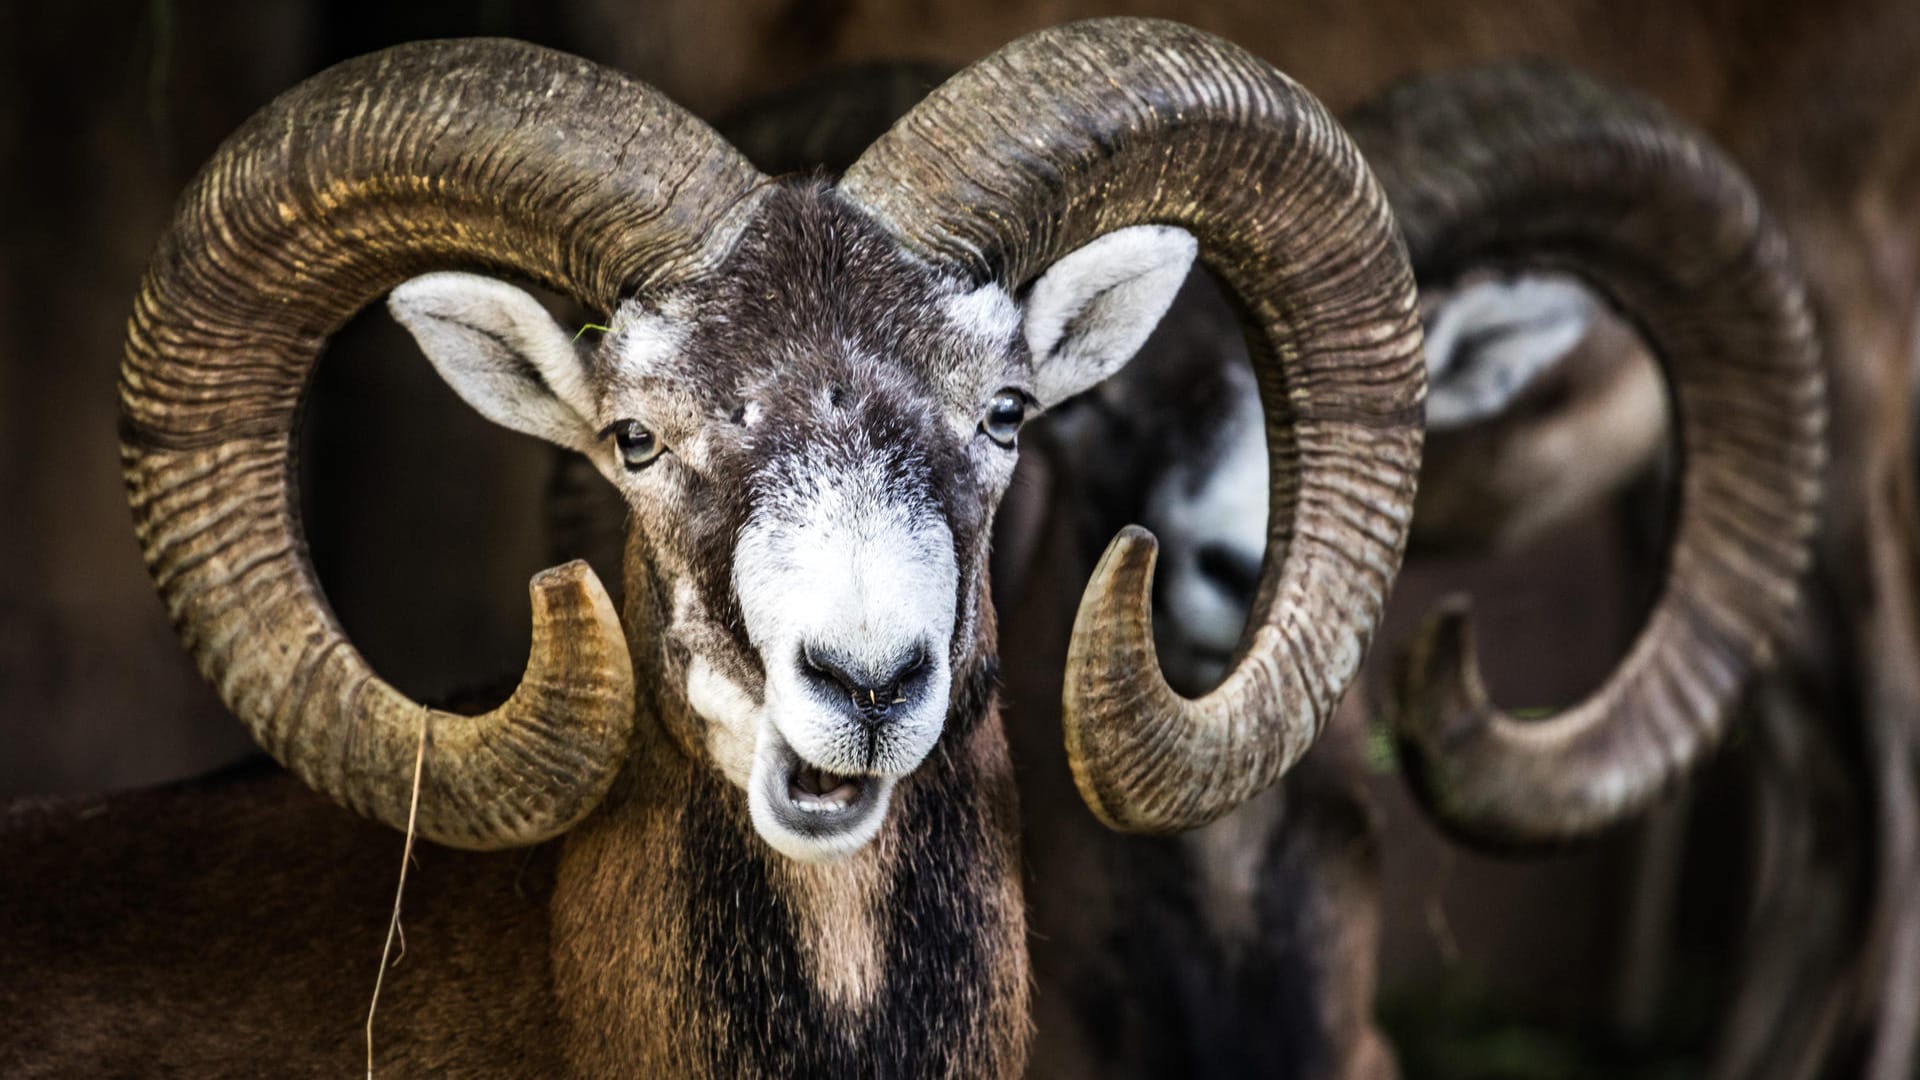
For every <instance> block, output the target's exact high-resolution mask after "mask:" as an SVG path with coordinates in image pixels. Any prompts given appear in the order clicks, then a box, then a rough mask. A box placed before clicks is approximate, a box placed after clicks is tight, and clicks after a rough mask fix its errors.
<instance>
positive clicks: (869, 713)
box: [800, 646, 927, 723]
mask: <svg viewBox="0 0 1920 1080" xmlns="http://www.w3.org/2000/svg"><path fill="white" fill-rule="evenodd" d="M926 663H927V651H926V649H925V648H924V647H916V648H915V649H913V650H912V651H910V652H908V653H907V654H906V655H905V656H904V657H902V658H900V659H899V660H896V661H894V662H892V663H887V664H883V665H881V666H880V668H879V669H878V670H875V669H873V668H871V667H869V666H867V665H863V664H858V663H855V662H854V661H852V660H850V659H849V658H847V657H844V656H840V655H838V654H836V653H834V652H833V651H832V650H830V649H822V648H814V647H810V646H809V647H803V648H802V649H801V650H800V669H801V671H803V672H805V673H806V674H807V676H808V677H809V678H810V679H811V680H812V681H813V684H814V686H815V687H816V688H818V689H820V690H822V691H825V692H827V693H829V694H831V695H832V696H834V697H836V698H838V699H840V700H842V701H846V702H849V703H850V704H852V706H853V710H854V712H855V713H857V714H859V716H860V718H861V719H862V720H864V721H867V722H869V723H877V722H879V721H881V720H884V719H886V717H887V714H888V713H889V712H891V711H892V710H893V709H894V708H895V707H897V706H901V705H905V704H907V703H908V702H910V701H911V700H913V697H914V695H915V692H916V691H917V690H918V688H919V683H920V682H921V679H920V678H918V676H919V674H920V669H921V668H923V667H925V666H926Z"/></svg>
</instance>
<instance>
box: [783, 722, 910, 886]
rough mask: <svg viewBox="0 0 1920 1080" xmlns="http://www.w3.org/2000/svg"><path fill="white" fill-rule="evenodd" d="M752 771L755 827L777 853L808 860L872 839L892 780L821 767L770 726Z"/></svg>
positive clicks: (844, 851) (831, 856) (849, 849)
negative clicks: (837, 771)
mask: <svg viewBox="0 0 1920 1080" xmlns="http://www.w3.org/2000/svg"><path fill="white" fill-rule="evenodd" d="M753 771H754V776H753V779H752V781H751V786H750V788H749V801H750V804H751V805H750V809H751V810H752V813H753V820H754V825H755V827H756V829H757V830H758V831H759V833H760V835H761V836H762V837H764V838H765V839H766V841H767V842H768V843H769V844H772V845H773V846H774V848H775V849H777V850H779V851H780V852H781V853H783V854H785V855H789V856H791V857H793V858H796V859H805V860H808V861H821V860H825V859H835V858H839V857H840V856H843V855H847V854H850V853H852V852H854V851H856V850H858V849H859V848H860V847H862V846H864V845H865V844H866V842H867V841H869V840H871V839H873V836H874V834H875V833H877V832H879V831H880V823H881V821H882V820H884V819H885V817H886V812H887V800H888V797H889V796H890V795H891V794H892V791H893V783H894V782H893V780H892V779H890V778H887V777H882V776H848V775H843V774H841V773H835V772H830V771H828V770H826V769H822V768H820V767H819V766H817V765H814V764H813V763H811V762H809V761H807V760H805V759H804V758H802V757H801V756H800V755H799V754H796V753H794V751H793V748H792V747H791V746H789V745H788V744H787V740H786V739H785V738H783V737H782V736H781V734H780V731H779V729H778V728H776V727H774V726H773V725H771V724H769V725H768V726H767V730H766V731H765V733H764V734H763V735H762V736H761V746H760V751H759V753H758V755H757V756H756V758H755V761H754V770H753Z"/></svg>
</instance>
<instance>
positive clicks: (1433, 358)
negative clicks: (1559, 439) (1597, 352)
mask: <svg viewBox="0 0 1920 1080" xmlns="http://www.w3.org/2000/svg"><path fill="white" fill-rule="evenodd" d="M1598 311H1599V302H1598V301H1597V300H1596V299H1595V297H1594V295H1593V293H1592V291H1591V290H1589V289H1587V288H1586V287H1585V286H1583V285H1581V284H1580V283H1578V282H1577V281H1574V280H1572V279H1570V278H1564V277H1544V276H1542V277H1525V278H1521V279H1519V280H1517V281H1483V282H1478V283H1475V284H1472V285H1468V286H1466V287H1464V288H1462V289H1460V290H1459V291H1458V292H1456V293H1454V294H1453V295H1452V296H1451V297H1449V298H1447V299H1446V300H1444V301H1442V302H1441V303H1440V305H1439V308H1438V309H1437V310H1436V311H1435V312H1434V314H1433V317H1432V318H1431V319H1430V320H1429V322H1428V327H1427V335H1426V339H1427V344H1426V349H1427V379H1428V386H1427V428H1428V430H1431V431H1444V430H1446V429H1448V428H1458V427H1465V426H1467V425H1469V424H1473V423H1476V422H1478V421H1481V420H1484V419H1486V418H1488V417H1490V416H1493V415H1494V414H1496V413H1499V412H1500V411H1501V410H1503V409H1505V408H1506V407H1507V406H1508V404H1510V403H1511V402H1512V401H1513V399H1514V398H1515V397H1516V396H1517V395H1519V393H1520V392H1521V391H1522V390H1525V389H1526V388H1527V387H1528V386H1530V385H1532V384H1533V383H1534V382H1535V381H1536V380H1537V379H1539V378H1540V376H1541V375H1544V374H1545V373H1547V372H1548V371H1551V370H1552V369H1553V368H1554V367H1555V366H1556V365H1558V364H1559V363H1560V361H1561V360H1563V359H1565V358H1566V356H1567V354H1568V353H1571V352H1572V351H1573V349H1574V347H1575V346H1577V345H1579V344H1580V342H1581V341H1582V340H1583V339H1584V338H1585V337H1586V336H1587V331H1588V329H1589V328H1590V327H1591V326H1592V325H1593V319H1594V316H1595V315H1596V314H1597V313H1598Z"/></svg>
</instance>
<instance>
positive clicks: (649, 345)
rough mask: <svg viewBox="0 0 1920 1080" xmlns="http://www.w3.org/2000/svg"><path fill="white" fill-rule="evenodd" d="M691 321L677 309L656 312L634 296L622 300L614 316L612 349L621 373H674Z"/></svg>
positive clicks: (629, 374)
mask: <svg viewBox="0 0 1920 1080" xmlns="http://www.w3.org/2000/svg"><path fill="white" fill-rule="evenodd" d="M688 325H689V324H688V320H687V319H686V318H684V317H682V316H680V315H678V314H677V313H672V312H669V313H666V314H654V313H653V312H649V311H647V310H645V309H644V308H642V307H640V305H639V304H637V303H635V302H634V301H631V300H629V301H627V302H626V303H623V304H621V305H620V310H619V312H618V313H617V314H616V315H615V316H614V320H613V335H612V336H613V340H614V344H613V348H612V350H611V354H612V355H613V356H614V358H615V362H616V363H617V364H618V366H619V369H620V373H621V374H623V375H627V376H636V375H650V374H661V373H671V372H672V371H673V370H674V368H675V360H676V358H677V357H678V356H679V355H680V350H681V347H682V346H683V345H685V344H686V339H687V329H688Z"/></svg>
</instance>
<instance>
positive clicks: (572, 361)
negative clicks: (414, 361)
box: [387, 273, 594, 452]
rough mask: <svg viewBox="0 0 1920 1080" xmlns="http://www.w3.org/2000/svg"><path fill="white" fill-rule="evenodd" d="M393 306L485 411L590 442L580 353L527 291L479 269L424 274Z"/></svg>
mask: <svg viewBox="0 0 1920 1080" xmlns="http://www.w3.org/2000/svg"><path fill="white" fill-rule="evenodd" d="M387 308H388V310H390V311H392V312H393V317H394V318H395V319H398V320H399V321H400V325H402V326H404V327H406V328H407V330H408V331H409V332H410V333H412V334H413V339H414V340H415V341H417V342H419V343H420V349H421V351H422V352H425V353H426V354H427V359H428V360H431V361H432V362H433V366H434V368H435V369H437V370H438V371H439V372H440V377H441V378H443V379H445V380H446V381H447V385H449V386H451V387H453V389H454V392H455V393H457V394H459V395H460V397H461V398H462V399H464V400H465V401H466V403H467V404H469V405H471V406H473V407H474V409H476V410H477V411H478V412H479V413H480V415H482V416H484V417H486V418H487V419H489V420H491V421H493V422H494V423H496V424H499V425H501V426H503V427H509V428H512V429H513V430H515V431H519V432H524V433H525V434H528V435H534V436H537V437H539V438H542V439H545V440H547V441H548V442H551V443H556V444H558V445H560V446H564V447H567V448H568V449H570V450H579V451H582V452H585V451H586V450H588V449H589V448H590V447H591V446H592V444H593V441H594V438H593V431H592V427H591V421H590V417H591V416H592V409H593V401H592V395H591V393H590V392H589V391H588V390H587V384H586V367H585V365H584V363H583V362H582V357H581V355H580V353H579V351H578V350H577V349H576V348H575V347H574V344H573V339H572V338H571V337H569V336H568V334H567V332H566V330H565V329H564V328H562V327H561V326H560V324H559V323H558V322H556V321H555V320H554V318H553V316H552V315H550V314H548V313H547V309H546V308H544V307H541V306H540V302H539V301H538V300H535V299H534V298H533V297H532V296H531V295H529V294H528V293H527V291H526V290H524V289H520V288H516V287H514V286H512V285H509V284H507V283H506V282H504V281H497V280H495V279H493V278H489V277H481V276H479V275H477V274H456V273H442V274H425V275H422V276H421V277H417V278H414V279H413V280H411V281H408V282H406V283H404V284H402V285H401V286H400V287H399V288H397V289H395V290H393V295H392V296H390V297H388V298H387Z"/></svg>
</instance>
